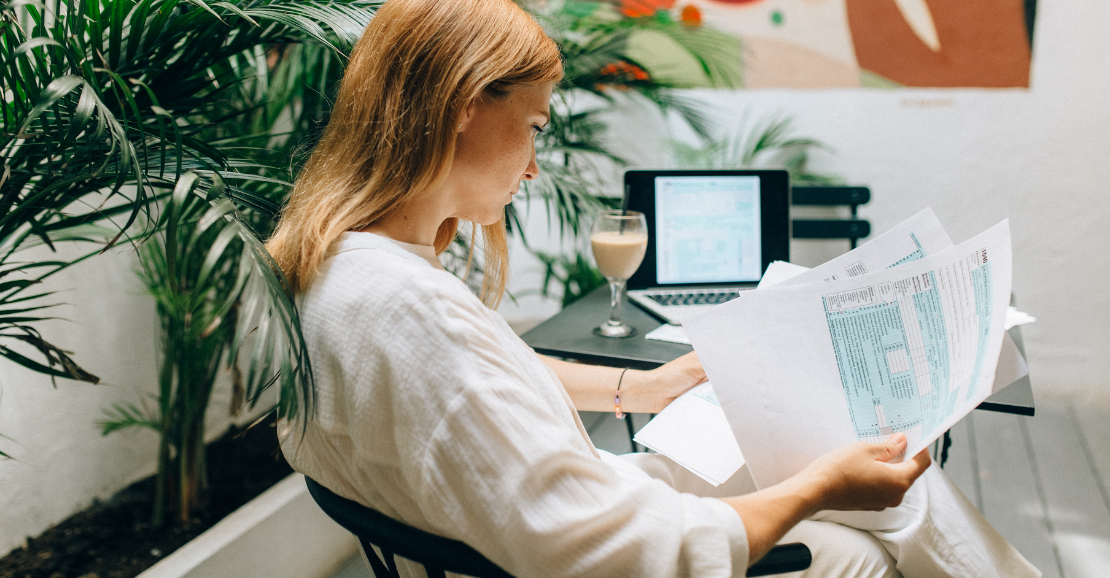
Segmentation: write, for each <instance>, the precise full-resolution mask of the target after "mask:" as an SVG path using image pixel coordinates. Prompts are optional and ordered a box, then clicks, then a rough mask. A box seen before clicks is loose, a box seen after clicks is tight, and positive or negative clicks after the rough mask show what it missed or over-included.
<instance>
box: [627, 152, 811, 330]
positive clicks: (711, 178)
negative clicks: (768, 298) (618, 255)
mask: <svg viewBox="0 0 1110 578" xmlns="http://www.w3.org/2000/svg"><path fill="white" fill-rule="evenodd" d="M624 191H625V195H624V207H625V208H626V209H628V210H631V211H639V212H641V213H643V214H644V218H645V220H646V221H647V229H648V245H647V253H646V254H645V255H644V261H643V264H642V265H640V268H639V269H638V270H637V271H636V273H635V274H634V275H633V276H632V277H631V278H630V279H629V280H628V298H629V299H630V300H631V301H632V302H633V303H636V304H637V305H639V306H640V307H643V308H644V309H646V310H647V311H648V312H650V313H652V314H653V315H655V316H657V317H659V318H660V319H662V320H664V321H666V322H668V323H672V324H675V325H681V324H682V319H683V318H684V317H686V316H688V315H690V314H691V313H694V312H697V311H701V310H703V309H705V308H708V307H712V306H714V305H718V304H720V303H724V302H726V301H729V300H731V299H733V298H735V297H736V296H737V295H739V293H740V291H746V290H748V289H754V288H755V286H756V285H758V284H759V280H760V278H761V277H762V276H763V272H764V271H766V270H767V266H768V265H769V264H770V263H771V261H789V260H790V177H789V175H788V174H787V172H786V171H784V170H732V169H666V170H649V169H636V170H628V171H626V172H625V173H624Z"/></svg>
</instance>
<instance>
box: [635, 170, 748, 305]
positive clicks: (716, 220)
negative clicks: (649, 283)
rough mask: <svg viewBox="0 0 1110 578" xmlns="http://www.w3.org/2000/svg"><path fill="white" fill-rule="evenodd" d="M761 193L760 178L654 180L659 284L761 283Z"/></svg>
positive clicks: (676, 178) (712, 177)
mask: <svg viewBox="0 0 1110 578" xmlns="http://www.w3.org/2000/svg"><path fill="white" fill-rule="evenodd" d="M759 190H760V186H759V177H758V176H729V175H716V176H696V175H684V176H658V177H655V223H654V225H655V236H656V238H655V241H656V242H655V263H656V279H657V282H658V283H660V284H663V285H671V284H690V283H736V282H744V281H759V277H760V275H761V273H762V272H763V266H762V265H763V264H762V251H761V239H762V232H761V230H760V216H759V208H760V199H759Z"/></svg>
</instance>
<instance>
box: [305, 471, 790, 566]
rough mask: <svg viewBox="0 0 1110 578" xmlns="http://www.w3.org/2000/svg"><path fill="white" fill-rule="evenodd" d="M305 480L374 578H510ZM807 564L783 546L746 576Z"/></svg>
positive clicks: (463, 548)
mask: <svg viewBox="0 0 1110 578" xmlns="http://www.w3.org/2000/svg"><path fill="white" fill-rule="evenodd" d="M305 482H306V483H307V484H308V492H309V493H310V494H312V499H314V500H316V503H317V504H318V505H319V506H320V509H321V510H323V511H324V513H325V514H327V515H328V516H330V517H331V519H333V520H335V521H336V522H337V523H339V525H340V526H343V527H344V528H346V529H347V531H349V532H350V533H352V534H354V535H355V537H356V538H358V541H359V543H360V544H361V545H362V552H363V554H365V555H366V560H367V562H368V563H369V564H370V568H371V570H373V572H374V576H375V578H399V576H398V574H397V561H396V559H395V558H394V557H395V556H400V557H402V558H408V559H409V560H412V561H414V562H416V563H418V564H423V565H424V570H425V571H426V572H427V573H428V578H444V577H445V573H446V572H454V573H456V574H465V575H467V576H475V577H476V578H512V576H511V575H510V574H509V573H508V572H505V571H504V570H502V569H501V568H500V567H498V566H497V565H496V564H494V563H493V562H490V561H489V560H488V559H487V558H486V557H485V556H482V555H481V554H479V553H478V551H477V550H475V549H473V548H471V547H470V546H467V545H466V544H464V543H462V542H459V541H457V540H451V539H449V538H444V537H442V536H436V535H435V534H429V533H427V532H425V531H423V530H418V529H416V528H413V527H412V526H409V525H407V524H403V523H401V522H398V521H397V520H394V519H393V518H390V517H389V516H386V515H385V514H382V513H381V512H378V511H377V510H373V509H370V508H367V507H366V506H363V505H362V504H359V503H357V502H353V501H351V500H348V499H347V498H344V497H342V496H339V495H337V494H335V493H334V492H332V491H331V490H329V489H327V488H325V487H324V486H321V485H320V484H318V483H316V481H315V480H313V479H312V478H309V477H307V476H306V477H305ZM374 546H377V547H378V549H379V550H381V552H382V555H383V557H384V558H385V561H384V562H383V561H382V560H381V559H380V558H378V555H377V553H375V551H374V548H373V547H374ZM811 562H812V557H811V555H810V552H809V548H807V547H806V545H805V544H783V545H780V546H775V547H774V549H772V550H771V551H770V552H768V553H767V555H766V556H764V557H763V559H762V560H760V561H759V562H758V563H757V564H755V565H753V566H752V567H751V568H749V569H748V576H767V575H770V574H781V573H783V572H795V571H798V570H805V569H806V568H809V565H810V563H811Z"/></svg>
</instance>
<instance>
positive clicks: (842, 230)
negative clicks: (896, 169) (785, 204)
mask: <svg viewBox="0 0 1110 578" xmlns="http://www.w3.org/2000/svg"><path fill="white" fill-rule="evenodd" d="M790 195H791V196H790V204H791V205H809V206H822V207H842V206H844V207H849V208H850V209H851V212H852V216H851V218H849V219H794V220H793V223H792V226H793V229H792V230H793V237H794V238H795V239H848V241H849V242H850V244H851V247H852V248H853V249H855V248H856V241H857V240H859V239H861V238H863V237H866V236H868V235H870V234H871V223H869V222H868V221H865V220H863V219H858V218H856V215H857V213H856V211H857V209H858V208H859V206H860V205H865V204H867V203H868V202H869V201H870V200H871V190H870V189H868V188H867V187H824V186H804V185H796V186H794V187H792V188H791V191H790Z"/></svg>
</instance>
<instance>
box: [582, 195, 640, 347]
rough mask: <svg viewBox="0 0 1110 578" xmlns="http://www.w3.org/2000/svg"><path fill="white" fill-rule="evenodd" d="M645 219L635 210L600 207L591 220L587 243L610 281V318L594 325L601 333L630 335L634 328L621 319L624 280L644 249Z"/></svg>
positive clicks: (616, 335)
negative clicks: (599, 324) (592, 223)
mask: <svg viewBox="0 0 1110 578" xmlns="http://www.w3.org/2000/svg"><path fill="white" fill-rule="evenodd" d="M647 242H648V236H647V222H646V221H645V220H644V215H643V214H642V213H637V212H635V211H602V212H601V213H600V214H598V216H597V218H596V219H595V220H594V226H593V230H592V231H591V233H590V246H591V248H592V249H593V252H594V260H595V261H597V268H598V269H600V270H601V274H602V275H604V276H605V278H606V279H608V281H609V290H610V294H611V297H610V307H609V309H610V311H609V320H608V321H606V322H605V323H603V324H602V325H601V326H600V327H597V328H595V329H594V333H596V334H597V335H600V336H602V337H630V336H632V335H635V334H636V328H634V327H631V326H629V325H625V324H624V323H622V322H621V302H622V299H621V298H622V297H623V296H624V284H625V282H626V281H628V278H629V277H631V276H632V274H633V273H635V272H636V269H639V268H640V263H641V262H642V261H643V260H644V253H646V252H647Z"/></svg>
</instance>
